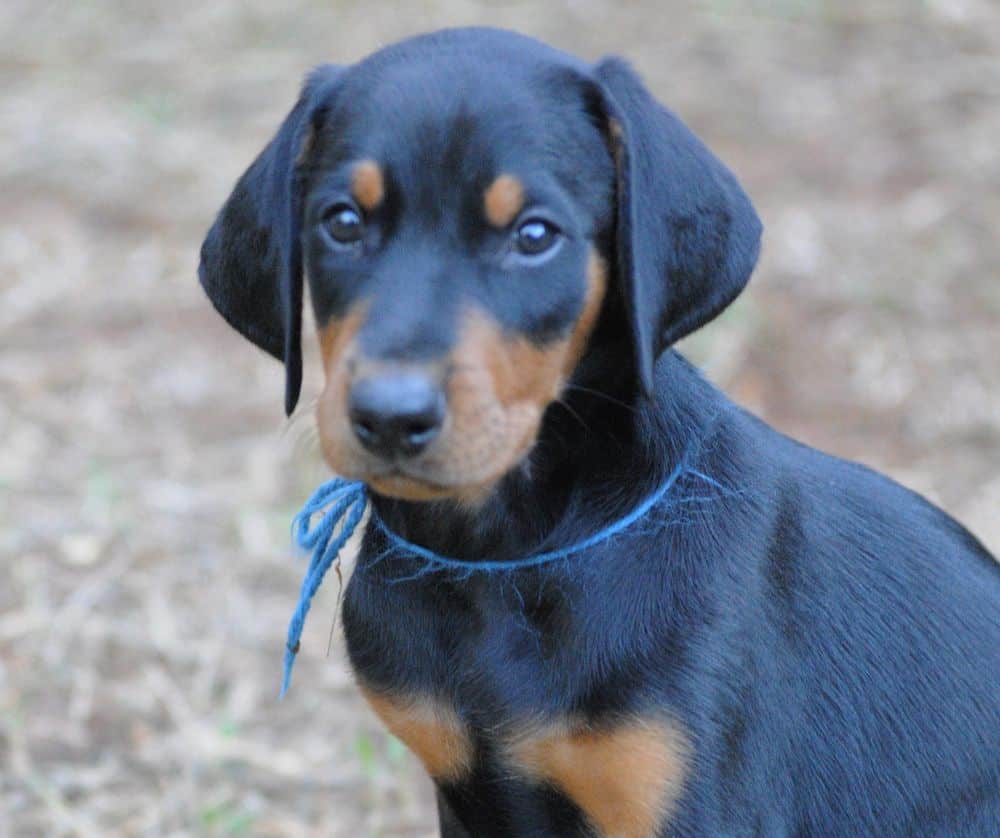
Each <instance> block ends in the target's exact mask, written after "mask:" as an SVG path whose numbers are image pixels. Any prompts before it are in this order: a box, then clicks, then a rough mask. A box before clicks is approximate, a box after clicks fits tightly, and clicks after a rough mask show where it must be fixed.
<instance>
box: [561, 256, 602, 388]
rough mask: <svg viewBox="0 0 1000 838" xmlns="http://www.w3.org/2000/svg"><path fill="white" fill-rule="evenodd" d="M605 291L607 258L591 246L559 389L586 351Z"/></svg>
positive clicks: (570, 375)
mask: <svg viewBox="0 0 1000 838" xmlns="http://www.w3.org/2000/svg"><path fill="white" fill-rule="evenodd" d="M607 292H608V263H607V260H606V259H605V258H604V257H603V256H601V254H600V253H598V252H597V250H596V248H593V247H591V249H590V254H589V256H588V258H587V293H586V296H585V297H584V300H583V309H582V311H581V312H580V316H579V317H578V318H577V320H576V324H575V325H574V327H573V331H572V333H571V334H570V337H569V344H568V346H567V349H566V357H565V361H564V363H563V369H562V382H561V383H560V386H559V390H560V391H561V390H562V388H563V386H565V383H566V382H567V381H569V379H570V378H571V377H572V375H573V370H574V369H576V365H577V364H578V363H580V359H581V358H582V357H583V355H584V353H585V352H586V351H587V344H588V342H589V341H590V336H591V335H592V334H593V332H594V327H595V326H596V325H597V320H598V318H599V317H600V315H601V309H602V307H603V306H604V298H605V297H606V296H607Z"/></svg>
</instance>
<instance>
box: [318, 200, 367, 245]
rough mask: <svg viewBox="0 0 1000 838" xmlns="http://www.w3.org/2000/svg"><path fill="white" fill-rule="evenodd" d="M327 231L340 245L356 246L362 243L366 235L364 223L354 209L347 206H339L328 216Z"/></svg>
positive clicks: (332, 209)
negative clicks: (362, 237) (359, 242)
mask: <svg viewBox="0 0 1000 838" xmlns="http://www.w3.org/2000/svg"><path fill="white" fill-rule="evenodd" d="M326 229H327V230H328V231H329V232H330V235H331V236H332V237H333V240H334V241H336V242H339V243H340V244H354V243H355V242H358V241H361V236H362V235H363V233H364V222H363V221H362V220H361V215H360V213H358V211H357V210H356V209H354V207H352V206H349V205H347V204H337V205H336V206H334V207H332V208H331V209H330V210H329V212H327V214H326Z"/></svg>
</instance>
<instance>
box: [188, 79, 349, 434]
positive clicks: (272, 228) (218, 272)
mask: <svg viewBox="0 0 1000 838" xmlns="http://www.w3.org/2000/svg"><path fill="white" fill-rule="evenodd" d="M342 73H343V69H342V68H341V67H335V66H333V65H324V66H322V67H319V68H318V69H316V70H314V71H313V72H312V73H311V74H310V75H309V77H308V78H307V79H306V81H305V84H304V85H303V87H302V93H301V94H300V95H299V100H298V102H296V103H295V107H294V108H292V110H291V113H289V114H288V116H287V117H285V121H284V122H282V123H281V127H280V128H279V129H278V133H277V134H276V135H275V136H274V138H273V139H272V140H271V142H270V143H268V145H267V147H266V148H265V149H264V150H263V151H262V152H261V153H260V155H259V156H258V157H257V159H256V160H254V162H253V164H252V165H251V166H250V168H249V169H247V170H246V172H244V174H243V176H242V177H241V178H240V179H239V181H238V182H237V184H236V187H235V189H233V193H232V195H230V196H229V199H228V200H227V201H226V203H225V205H224V206H223V207H222V210H221V211H220V212H219V215H218V217H217V218H216V219H215V223H214V224H213V225H212V228H211V229H210V230H209V231H208V235H207V236H206V238H205V242H204V244H203V245H202V247H201V264H200V266H199V268H198V278H199V279H200V280H201V285H202V287H203V288H204V289H205V292H206V293H207V294H208V296H209V298H210V299H211V300H212V304H213V305H214V306H215V308H216V309H217V310H218V312H219V313H220V314H221V315H222V316H223V317H225V318H226V321H227V322H228V323H229V325H230V326H232V327H233V328H234V329H236V330H237V331H238V332H239V333H240V334H241V335H243V336H244V337H245V338H247V339H249V340H251V341H253V342H254V343H255V344H257V346H259V347H261V348H262V349H264V350H266V351H267V352H269V353H270V354H271V355H273V356H274V357H275V358H278V359H279V360H282V361H284V362H285V412H286V413H288V414H291V412H292V410H293V409H294V408H295V405H296V403H297V402H298V398H299V390H300V388H301V385H302V348H301V333H302V252H301V245H300V242H299V231H300V222H301V218H300V215H301V207H300V196H299V194H298V192H299V190H298V183H297V181H298V178H297V177H296V167H297V165H298V162H299V160H300V158H301V156H302V155H303V152H304V151H306V150H307V149H308V145H309V142H310V140H311V136H312V133H313V131H314V130H316V128H317V127H318V124H319V122H320V121H321V119H322V117H323V114H324V112H325V108H326V106H327V105H328V104H329V101H330V98H331V94H332V93H333V91H334V90H335V89H336V87H337V84H338V81H339V79H340V76H341V75H342Z"/></svg>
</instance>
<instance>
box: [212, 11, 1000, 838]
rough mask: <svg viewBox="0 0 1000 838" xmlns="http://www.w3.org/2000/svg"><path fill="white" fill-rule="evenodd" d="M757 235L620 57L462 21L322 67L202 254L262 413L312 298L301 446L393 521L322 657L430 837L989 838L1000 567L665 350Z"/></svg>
mask: <svg viewBox="0 0 1000 838" xmlns="http://www.w3.org/2000/svg"><path fill="white" fill-rule="evenodd" d="M760 237H761V225H760V222H759V221H758V218H757V215H756V214H755V212H754V209H753V206H752V205H751V203H750V201H749V199H748V198H747V196H746V195H745V194H744V192H743V190H742V189H741V187H740V185H739V184H738V183H737V181H736V179H735V178H734V177H733V175H732V174H731V173H730V172H729V171H728V170H727V169H726V168H725V167H724V166H723V165H722V163H720V162H719V160H717V159H716V158H715V157H714V156H713V155H712V154H711V153H710V152H709V151H708V150H707V149H706V148H705V147H704V146H703V145H702V144H701V143H700V142H699V141H698V140H697V139H696V138H695V137H694V136H693V135H692V134H691V132H690V131H689V130H688V129H687V128H686V127H685V126H684V125H683V124H682V123H681V122H680V120H679V119H678V118H677V117H676V116H675V115H674V114H672V113H671V112H670V111H668V110H667V109H665V108H664V107H662V106H661V105H659V104H658V103H657V102H656V101H654V99H653V98H652V97H651V96H650V94H649V93H648V92H647V91H646V90H645V88H644V87H643V85H642V83H641V82H640V80H639V79H638V78H637V77H636V75H635V74H634V73H633V71H632V70H631V69H630V68H629V67H628V66H627V65H626V64H625V63H624V62H623V61H621V60H619V59H616V58H611V59H606V60H603V61H600V62H599V63H597V64H596V65H592V64H588V63H585V62H583V61H580V60H577V59H575V58H572V57H570V56H568V55H565V54H563V53H561V52H558V51H556V50H554V49H551V48H549V47H547V46H545V45H543V44H540V43H538V42H536V41H533V40H531V39H528V38H526V37H522V36H519V35H514V34H511V33H506V32H500V31H493V30H486V29H464V30H451V31H445V32H440V33H437V34H433V35H427V36H422V37H418V38H414V39H411V40H407V41H405V42H403V43H400V44H397V45H395V46H390V47H388V48H386V49H383V50H381V51H380V52H378V53H376V54H374V55H372V56H371V57H369V58H367V59H365V60H364V61H361V62H360V63H358V64H356V65H354V66H350V67H337V66H323V67H320V68H319V69H317V70H316V71H315V72H313V73H312V74H311V75H310V76H309V78H308V80H307V81H306V83H305V86H304V88H303V90H302V94H301V98H300V99H299V101H298V103H297V104H296V105H295V107H294V109H293V110H292V111H291V113H290V114H289V116H288V117H287V119H286V120H285V122H284V123H283V124H282V126H281V128H280V129H279V131H278V133H277V135H276V136H275V138H274V139H273V140H272V141H271V143H270V144H269V145H268V146H267V148H266V149H265V150H264V151H263V153H262V154H261V155H260V157H259V158H258V159H257V160H256V161H255V162H254V163H253V165H252V166H251V167H250V168H249V170H248V171H247V172H246V174H244V175H243V177H242V178H241V179H240V181H239V183H238V184H237V185H236V188H235V191H234V192H233V194H232V196H231V197H230V198H229V200H228V201H227V203H226V204H225V206H224V207H223V209H222V211H221V213H220V215H219V217H218V219H217V220H216V222H215V225H214V226H213V227H212V229H211V231H210V232H209V234H208V237H207V239H206V241H205V244H204V247H203V250H202V261H201V270H200V276H201V281H202V284H203V285H204V287H205V290H206V291H207V292H208V295H209V296H210V297H211V299H212V302H213V303H214V304H215V306H216V307H217V308H218V310H219V311H220V312H221V313H222V314H223V315H224V316H225V318H226V319H227V320H228V321H229V323H230V324H232V325H233V326H234V327H235V328H236V329H238V330H239V331H240V332H241V333H242V334H243V335H244V336H246V337H247V338H249V339H250V340H251V341H253V342H254V343H256V344H257V345H258V346H260V347H263V348H264V349H265V350H267V351H268V352H270V353H271V354H273V355H275V356H276V357H278V358H279V359H282V360H283V361H284V363H285V366H286V369H287V391H286V402H285V405H286V409H287V410H289V411H290V410H291V409H292V408H293V407H294V406H295V404H296V400H297V398H298V393H299V385H300V380H301V370H302V362H301V354H300V332H301V309H302V303H303V283H304V281H308V283H309V291H310V297H311V301H312V307H313V312H314V314H315V320H316V324H317V327H318V335H319V345H320V348H321V355H322V362H323V368H324V372H325V388H324V389H323V391H322V394H321V396H320V398H319V403H318V411H317V414H318V415H317V419H318V426H319V434H320V439H321V441H322V449H323V454H324V456H325V458H326V460H327V461H328V463H329V465H330V466H331V467H332V468H333V469H334V471H335V472H336V473H338V474H340V475H344V476H345V477H348V478H351V479H355V480H360V481H363V482H364V483H365V484H367V486H368V489H369V492H370V498H371V515H372V516H378V518H377V520H378V521H380V522H381V524H382V525H384V528H385V529H384V530H380V529H379V528H376V527H373V526H372V525H371V523H369V524H368V525H367V531H366V533H365V537H364V539H363V546H362V548H361V555H360V557H359V559H358V565H357V569H356V570H355V572H354V574H353V576H352V578H351V580H350V582H349V585H348V588H347V591H346V593H345V600H344V606H343V621H344V627H345V632H346V638H347V645H348V651H349V655H350V660H351V664H352V666H353V668H354V671H355V672H356V675H357V680H358V683H359V685H360V688H361V690H362V692H363V693H364V695H365V697H366V699H367V700H368V702H369V703H370V704H371V706H372V707H373V708H374V710H375V712H376V713H377V714H378V715H379V716H380V717H381V719H382V720H383V721H384V722H385V724H386V725H387V726H388V728H389V729H390V730H391V731H393V732H394V733H395V734H396V735H397V736H398V737H400V738H401V739H402V740H403V741H404V742H405V743H406V744H407V745H408V746H409V747H410V748H411V749H412V750H413V752H414V753H415V754H416V755H417V756H418V757H419V758H420V759H421V760H422V762H423V764H424V765H425V766H426V768H427V770H428V771H429V772H430V774H431V776H432V777H433V779H434V781H435V784H436V787H437V790H438V805H439V811H440V816H441V829H442V833H443V834H445V835H448V836H463V835H469V836H490V835H505V836H506V835H605V836H612V835H613V836H647V835H707V836H721V835H760V836H777V835H796V836H848V835H880V836H886V835H949V836H954V835H964V836H986V835H1000V567H998V565H997V564H996V562H995V561H994V559H993V558H991V556H990V555H989V554H988V553H987V551H986V550H985V549H984V548H983V546H982V545H981V544H980V543H979V542H978V541H976V539H975V538H974V537H973V536H972V535H970V534H969V533H968V532H967V531H966V530H965V529H963V528H962V527H961V526H960V525H959V524H958V523H956V522H955V521H954V520H952V519H951V518H949V517H948V516H947V515H946V514H944V513H943V512H942V511H940V510H939V509H937V508H935V507H934V506H932V505H931V504H930V503H928V502H927V501H925V500H923V499H922V498H920V497H919V496H917V495H916V494H914V493H912V492H909V491H907V490H906V489H903V488H901V487H900V486H898V485H896V484H895V483H893V482H892V481H890V480H888V479H887V478H885V477H882V476H880V475H878V474H875V473H873V472H871V471H869V470H868V469H866V468H864V467H862V466H859V465H855V464H853V463H849V462H844V461H842V460H839V459H836V458H833V457H830V456H827V455H825V454H821V453H819V452H817V451H814V450H812V449H810V448H807V447H805V446H803V445H800V444H798V443H796V442H793V441H792V440H790V439H787V438H786V437H784V436H782V435H781V434H780V433H778V432H776V431H774V430H772V429H771V428H769V427H768V426H766V425H765V424H763V423H762V422H760V421H759V420H758V419H756V418H754V417H753V416H750V415H748V414H747V413H746V412H744V411H743V410H741V409H740V408H739V407H737V406H735V405H733V404H732V403H731V402H729V401H728V400H727V399H726V397H725V396H724V395H722V394H721V393H720V392H719V391H718V390H716V389H715V388H714V387H713V386H712V385H711V384H709V383H707V382H706V381H705V380H704V379H703V378H702V377H701V376H700V375H699V374H698V373H697V371H695V370H694V369H693V368H692V367H691V366H690V365H689V364H688V363H687V362H686V361H685V360H684V359H683V358H682V357H681V356H680V355H678V354H677V353H676V351H675V350H673V349H671V348H670V347H671V345H672V344H673V343H674V342H675V341H677V340H678V339H679V338H681V337H683V336H684V335H687V334H688V333H690V332H691V331H692V330H694V329H697V328H698V327H699V326H701V325H703V324H705V323H706V322H708V321H709V320H711V319H712V318H713V317H715V316H716V315H717V314H718V313H719V312H720V311H722V310H723V309H724V308H725V307H726V306H727V305H728V304H729V303H730V302H731V301H732V300H733V298H735V297H736V295H737V294H739V293H740V291H741V290H742V289H743V287H744V285H745V284H746V282H747V280H748V279H749V277H750V274H751V272H752V270H753V268H754V264H755V262H756V260H757V255H758V250H759V243H760ZM303 277H305V278H306V279H305V280H304V278H303ZM650 498H653V499H654V500H655V502H650V501H649V499H650ZM637 510H638V511H637ZM629 516H631V518H630V517H629ZM623 522H624V523H623ZM626 523H627V526H626V525H625V524H626ZM616 527H617V529H615V528H616ZM612 530H614V534H613V535H609V534H608V533H610V532H611V531H612ZM386 531H389V532H391V533H394V534H396V535H398V536H400V537H402V538H405V539H407V540H408V541H409V542H410V543H415V544H418V545H421V546H423V547H425V548H427V549H428V550H432V551H434V553H435V554H437V555H440V556H447V557H452V558H456V559H463V560H466V561H468V562H486V563H488V565H489V567H490V572H484V573H476V572H474V571H473V570H467V571H465V572H461V573H445V572H434V573H421V572H420V563H421V562H422V561H423V560H422V559H421V558H420V557H419V555H416V554H413V555H407V554H405V551H404V554H403V555H399V554H398V551H397V553H395V554H392V555H389V556H388V557H386V553H385V546H386V544H385V540H386V535H385V532H386ZM602 534H603V535H602ZM573 545H579V547H578V548H574V549H570V550H568V554H566V555H562V556H561V557H560V558H558V560H553V561H551V562H542V563H536V564H530V566H525V564H524V562H523V560H524V559H525V557H531V556H537V555H539V554H540V553H543V552H545V551H559V550H560V549H562V548H570V547H572V546H573ZM505 563H510V568H511V569H510V570H507V571H505V570H504V564H505ZM486 566H487V565H486V564H484V565H483V567H486ZM498 567H499V570H498Z"/></svg>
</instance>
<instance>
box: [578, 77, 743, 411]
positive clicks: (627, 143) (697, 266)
mask: <svg viewBox="0 0 1000 838" xmlns="http://www.w3.org/2000/svg"><path fill="white" fill-rule="evenodd" d="M594 75H595V77H596V79H597V82H598V86H599V88H600V92H601V97H602V100H603V107H604V109H605V116H606V118H607V119H608V121H609V125H608V131H609V135H610V141H611V144H612V150H613V152H614V156H615V163H616V168H617V198H618V207H617V230H616V246H617V254H616V256H617V262H618V271H619V274H620V281H621V283H622V290H623V293H624V297H625V304H626V306H627V308H628V311H629V318H630V320H631V327H632V332H633V339H634V342H635V350H636V361H637V365H638V372H639V376H640V382H641V384H642V387H643V390H644V391H645V392H646V393H647V394H648V393H650V392H652V389H653V366H654V364H655V362H656V358H657V356H658V355H659V354H660V353H661V352H662V351H663V350H664V349H666V347H668V346H670V344H672V343H674V342H675V341H677V340H680V338H682V337H684V336H685V335H687V334H688V333H690V332H693V331H694V330H695V329H697V328H698V327H699V326H701V325H703V324H704V323H707V322H708V321H709V320H711V319H712V318H713V317H715V316H716V315H717V314H718V313H719V312H721V311H722V310H723V309H724V308H725V307H726V306H727V305H729V303H731V302H732V301H733V300H734V299H735V298H736V296H737V295H738V294H739V293H740V291H742V290H743V286H744V285H746V283H747V280H749V279H750V274H751V272H752V271H753V268H754V265H755V264H756V262H757V256H758V254H759V252H760V235H761V229H762V228H761V224H760V220H759V219H758V218H757V213H756V212H755V211H754V208H753V205H752V204H751V203H750V199H749V198H748V197H747V196H746V194H745V193H744V192H743V189H742V188H741V187H740V185H739V183H737V181H736V178H735V177H733V175H732V173H731V172H730V171H729V170H728V169H727V168H726V167H725V166H724V165H723V164H722V163H721V162H720V161H719V160H718V159H717V158H716V157H715V156H714V155H713V154H712V153H711V152H710V151H709V150H708V149H707V148H705V146H704V145H702V143H701V142H700V141H699V140H698V138H697V137H695V136H694V134H692V133H691V131H690V130H688V128H687V127H686V126H685V125H684V123H682V122H681V121H680V120H679V119H678V118H677V117H676V116H675V115H674V114H673V113H671V112H670V111H669V110H667V109H666V108H664V107H663V106H662V105H660V104H659V103H658V102H657V101H656V100H654V99H653V97H652V96H651V95H650V93H649V92H648V91H647V90H646V88H645V87H644V86H643V84H642V82H641V81H640V80H639V78H638V77H637V76H636V74H635V73H634V72H633V71H632V69H631V68H630V67H629V66H628V65H627V64H626V63H625V62H624V61H622V60H621V59H618V58H608V59H604V60H603V61H601V62H600V63H599V64H598V65H597V66H596V67H595V69H594Z"/></svg>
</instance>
